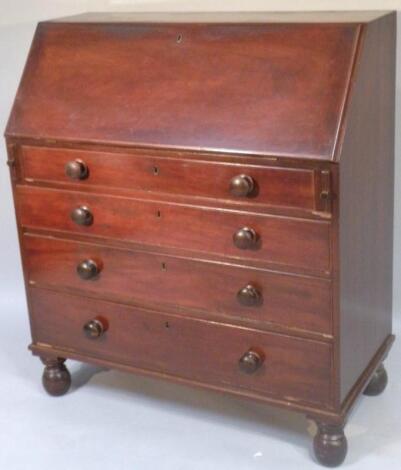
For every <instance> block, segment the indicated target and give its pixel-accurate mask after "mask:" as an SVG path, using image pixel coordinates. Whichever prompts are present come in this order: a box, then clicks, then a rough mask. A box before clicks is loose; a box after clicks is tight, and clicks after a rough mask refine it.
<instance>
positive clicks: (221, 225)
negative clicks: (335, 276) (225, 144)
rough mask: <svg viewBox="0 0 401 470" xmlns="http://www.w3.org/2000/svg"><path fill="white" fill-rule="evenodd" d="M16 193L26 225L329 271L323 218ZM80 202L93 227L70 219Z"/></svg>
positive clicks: (42, 192)
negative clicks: (246, 245)
mask: <svg viewBox="0 0 401 470" xmlns="http://www.w3.org/2000/svg"><path fill="white" fill-rule="evenodd" d="M17 193H18V207H19V212H20V222H21V224H22V225H23V226H24V227H36V228H45V229H49V230H56V231H57V230H61V231H63V232H71V233H80V234H86V235H92V236H96V237H102V238H115V239H119V240H123V241H126V242H134V243H137V244H143V245H148V246H167V247H174V248H184V249H188V250H192V251H193V252H200V253H204V254H206V256H207V253H209V252H210V253H214V254H220V255H223V256H225V257H228V258H232V259H235V258H242V259H246V260H249V262H250V263H259V264H260V263H264V264H267V263H270V264H277V265H283V266H293V267H300V268H307V269H309V270H310V271H312V272H313V271H318V272H319V271H320V272H323V273H327V272H329V270H330V253H329V227H330V226H329V223H328V222H325V221H311V220H302V219H290V218H286V217H271V216H265V215H258V214H249V213H241V212H234V211H224V210H216V209H210V208H206V207H203V208H201V207H190V206H184V205H176V204H167V203H164V202H150V201H141V200H134V199H127V198H117V197H109V196H103V195H94V194H86V193H80V192H72V191H54V190H49V189H39V188H35V187H26V186H19V187H18V188H17ZM81 206H87V207H88V208H89V209H90V211H91V212H92V214H93V218H94V222H93V224H92V225H91V226H80V225H77V224H76V223H74V222H73V221H72V220H71V217H70V213H71V211H72V210H73V209H75V208H76V207H81ZM242 227H251V228H253V229H254V230H255V231H256V233H257V234H258V235H259V241H258V244H257V246H256V248H255V249H248V250H242V249H239V248H237V247H236V246H235V245H234V243H233V235H234V234H235V233H236V231H237V230H239V229H241V228H242Z"/></svg>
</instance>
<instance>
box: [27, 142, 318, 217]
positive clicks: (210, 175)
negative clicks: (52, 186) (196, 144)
mask: <svg viewBox="0 0 401 470" xmlns="http://www.w3.org/2000/svg"><path fill="white" fill-rule="evenodd" d="M21 153H22V162H23V163H22V164H23V177H24V179H25V181H26V182H28V183H32V182H34V183H42V184H46V183H49V182H59V183H64V184H68V183H70V184H71V185H75V189H79V190H85V189H87V187H88V186H89V187H94V188H96V189H97V190H98V191H108V190H110V188H124V189H129V190H143V191H150V192H153V193H167V194H174V195H175V194H182V195H186V196H198V197H202V198H207V199H217V198H218V199H222V200H229V201H230V202H235V203H237V204H238V205H240V204H241V203H242V202H246V203H247V204H248V205H249V204H252V205H254V210H257V209H258V207H260V206H282V207H296V208H304V209H307V210H309V211H313V210H319V209H320V207H321V202H320V192H321V191H322V189H323V188H322V187H321V185H320V184H319V174H320V171H319V170H313V169H306V168H305V169H299V168H282V167H281V168H280V167H277V166H275V167H273V166H272V167H270V168H269V167H268V166H266V165H238V164H234V163H224V162H220V163H219V162H218V161H214V162H209V161H202V160H197V161H196V160H194V159H185V155H183V156H182V157H181V156H180V157H179V158H178V157H176V158H168V157H166V156H165V155H163V153H160V152H159V154H156V155H152V152H148V153H146V152H145V153H143V154H142V155H141V154H137V155H130V154H124V153H120V154H116V153H110V152H93V151H87V150H68V149H63V148H61V149H60V148H58V149H57V148H44V147H32V146H24V147H22V149H21ZM75 160H79V161H82V162H84V163H85V164H86V166H87V168H88V172H89V173H88V177H87V178H85V179H82V180H78V181H76V180H72V179H71V178H69V177H68V176H67V175H66V172H65V165H66V164H67V163H68V162H70V161H75ZM242 174H245V175H248V176H249V177H251V178H252V179H253V180H254V183H255V189H254V190H253V191H252V193H251V194H250V195H249V196H248V197H235V196H233V195H232V194H231V193H230V181H231V179H232V178H234V177H235V176H237V175H242ZM283 188H284V189H285V190H284V191H283Z"/></svg>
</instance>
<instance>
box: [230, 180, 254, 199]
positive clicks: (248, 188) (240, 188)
mask: <svg viewBox="0 0 401 470" xmlns="http://www.w3.org/2000/svg"><path fill="white" fill-rule="evenodd" d="M254 189H255V182H254V180H253V178H251V177H250V176H248V175H237V176H234V178H232V179H231V181H230V193H231V194H232V195H233V196H237V197H246V196H249V195H250V194H251V193H252V191H253V190H254Z"/></svg>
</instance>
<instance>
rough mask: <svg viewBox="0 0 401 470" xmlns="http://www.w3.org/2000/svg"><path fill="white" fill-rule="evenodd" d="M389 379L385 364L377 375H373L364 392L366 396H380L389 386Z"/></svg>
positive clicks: (381, 365) (378, 369) (377, 370)
mask: <svg viewBox="0 0 401 470" xmlns="http://www.w3.org/2000/svg"><path fill="white" fill-rule="evenodd" d="M387 382H388V377H387V372H386V369H385V368H384V365H383V364H380V366H379V367H378V368H377V369H376V371H375V373H374V374H373V375H372V378H371V379H370V382H369V383H368V385H367V387H366V388H365V390H364V391H363V393H364V395H368V396H371V397H374V396H376V395H380V394H381V393H382V392H383V391H384V389H385V388H386V386H387Z"/></svg>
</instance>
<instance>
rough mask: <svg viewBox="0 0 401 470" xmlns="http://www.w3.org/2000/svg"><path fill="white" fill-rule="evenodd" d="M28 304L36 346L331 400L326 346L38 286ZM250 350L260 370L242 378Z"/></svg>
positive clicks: (297, 397) (286, 395)
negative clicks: (96, 331) (93, 323)
mask: <svg viewBox="0 0 401 470" xmlns="http://www.w3.org/2000/svg"><path fill="white" fill-rule="evenodd" d="M31 305H32V327H33V336H34V338H33V339H34V342H36V343H45V344H49V345H52V346H55V347H58V348H61V349H68V350H72V351H74V352H76V353H80V354H84V355H89V356H93V357H96V358H101V359H108V360H111V361H115V362H118V363H121V364H127V365H131V366H134V367H137V368H141V369H146V370H152V371H157V372H162V373H165V374H170V375H174V376H178V377H182V378H186V379H189V380H193V381H197V382H202V383H207V384H212V385H216V386H221V387H226V388H234V389H238V390H247V391H252V392H255V393H258V394H260V395H262V396H275V397H280V398H282V399H285V400H291V401H305V402H309V403H319V404H328V403H329V402H330V398H331V397H330V392H331V390H330V389H331V387H330V383H331V377H330V375H331V347H330V345H329V344H327V343H322V342H318V341H310V340H301V339H298V338H291V337H289V336H285V335H279V334H274V333H263V332H259V331H257V330H251V329H247V328H242V327H235V326H228V325H218V324H214V323H209V322H205V321H201V320H194V319H188V318H185V319H184V318H180V317H176V316H172V315H166V314H159V313H154V312H150V311H147V312H145V311H141V310H139V309H134V308H132V307H127V306H121V305H118V304H112V303H108V302H104V301H94V300H88V299H83V298H80V297H75V296H71V295H65V294H58V293H54V292H51V291H45V290H40V289H32V290H31ZM95 318H96V319H97V320H98V321H100V322H101V323H102V325H104V326H105V328H106V329H107V331H106V332H105V333H104V334H102V335H101V336H100V337H97V338H91V339H89V338H87V337H86V335H85V334H84V332H83V327H84V325H85V324H87V323H88V321H90V320H93V319H95ZM250 350H251V351H253V352H256V353H257V355H258V357H259V358H260V359H261V360H260V361H258V362H257V363H256V364H257V365H259V366H260V367H259V368H257V369H256V370H255V371H253V372H251V371H250V370H249V368H248V373H245V372H243V371H242V370H241V369H240V368H239V360H240V359H241V358H242V357H243V356H244V354H246V353H247V352H248V351H250ZM248 365H249V364H248Z"/></svg>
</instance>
